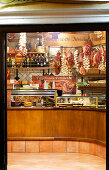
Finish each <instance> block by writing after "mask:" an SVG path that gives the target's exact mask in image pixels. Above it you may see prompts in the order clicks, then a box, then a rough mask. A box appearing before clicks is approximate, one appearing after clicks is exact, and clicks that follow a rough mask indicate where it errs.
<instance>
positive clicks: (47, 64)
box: [46, 58, 49, 67]
mask: <svg viewBox="0 0 109 170" xmlns="http://www.w3.org/2000/svg"><path fill="white" fill-rule="evenodd" d="M46 66H47V67H49V62H48V58H46Z"/></svg>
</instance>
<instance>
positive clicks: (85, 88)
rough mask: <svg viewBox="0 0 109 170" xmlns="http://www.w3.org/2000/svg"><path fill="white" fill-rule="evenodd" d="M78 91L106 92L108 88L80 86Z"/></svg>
mask: <svg viewBox="0 0 109 170" xmlns="http://www.w3.org/2000/svg"><path fill="white" fill-rule="evenodd" d="M78 90H106V87H91V86H84V87H80V86H78Z"/></svg>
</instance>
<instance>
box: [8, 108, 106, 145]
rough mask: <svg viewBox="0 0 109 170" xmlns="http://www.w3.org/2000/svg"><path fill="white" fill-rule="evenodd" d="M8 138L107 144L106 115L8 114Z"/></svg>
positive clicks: (72, 112)
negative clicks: (54, 139)
mask: <svg viewBox="0 0 109 170" xmlns="http://www.w3.org/2000/svg"><path fill="white" fill-rule="evenodd" d="M7 124H8V125H7V127H8V138H9V137H23V138H24V137H29V138H34V137H54V138H63V139H64V138H65V139H67V138H69V139H70V138H72V139H77V140H89V141H91V140H93V141H96V140H97V141H100V142H101V143H102V142H103V143H105V142H106V113H105V112H98V111H85V110H8V113H7Z"/></svg>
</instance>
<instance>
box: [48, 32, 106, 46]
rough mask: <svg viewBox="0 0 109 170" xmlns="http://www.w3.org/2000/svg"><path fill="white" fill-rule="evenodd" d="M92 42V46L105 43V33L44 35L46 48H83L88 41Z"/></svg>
mask: <svg viewBox="0 0 109 170" xmlns="http://www.w3.org/2000/svg"><path fill="white" fill-rule="evenodd" d="M89 39H90V40H91V41H92V44H93V45H99V44H104V43H106V32H105V31H101V35H98V34H97V33H96V32H95V33H82V32H81V33H78V34H77V33H76V34H73V33H61V32H48V33H45V45H46V46H63V47H81V46H84V45H85V43H86V42H87V41H88V40H89Z"/></svg>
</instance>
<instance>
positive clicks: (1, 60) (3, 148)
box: [0, 23, 109, 170]
mask: <svg viewBox="0 0 109 170" xmlns="http://www.w3.org/2000/svg"><path fill="white" fill-rule="evenodd" d="M50 31H52V32H64V31H66V32H68V31H69V32H75V31H106V33H107V36H106V48H107V52H106V54H107V55H106V57H107V58H106V59H107V60H106V65H107V70H106V73H107V76H106V80H107V84H106V85H107V88H106V94H107V96H106V99H107V101H106V104H107V109H106V131H107V134H106V148H107V150H106V160H107V161H106V164H107V167H109V134H108V133H109V23H93V24H92V23H87V24H85V23H84V24H83V23H81V24H45V25H44V24H41V25H2V26H0V170H7V89H6V88H7V78H6V77H7V73H6V48H7V47H6V33H8V32H50ZM107 169H108V168H107Z"/></svg>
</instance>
